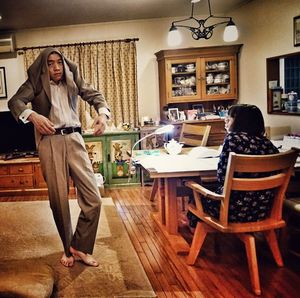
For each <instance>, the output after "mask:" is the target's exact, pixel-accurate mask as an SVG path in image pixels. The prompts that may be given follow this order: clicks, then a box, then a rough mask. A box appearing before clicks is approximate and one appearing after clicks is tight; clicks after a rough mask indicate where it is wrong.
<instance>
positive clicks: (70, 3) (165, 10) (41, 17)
mask: <svg viewBox="0 0 300 298" xmlns="http://www.w3.org/2000/svg"><path fill="white" fill-rule="evenodd" d="M250 1H251V0H211V10H212V13H213V14H214V15H222V14H226V13H227V12H230V11H232V10H233V9H235V8H237V7H240V6H242V5H245V4H246V3H248V2H250ZM190 12H191V5H190V0H1V1H0V15H1V16H2V19H1V20H0V31H18V30H23V29H30V28H41V27H52V26H64V25H76V24H88V23H101V22H114V21H125V20H137V19H150V18H163V17H175V16H189V15H190ZM194 14H195V15H208V4H207V1H206V0H201V1H200V2H199V3H196V4H195V10H194Z"/></svg>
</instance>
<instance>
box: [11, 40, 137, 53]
mask: <svg viewBox="0 0 300 298" xmlns="http://www.w3.org/2000/svg"><path fill="white" fill-rule="evenodd" d="M120 41H125V42H131V41H139V38H125V39H116V40H103V41H90V42H76V43H66V44H58V45H48V46H35V47H23V48H16V51H26V50H34V49H43V48H48V47H52V48H58V47H65V46H81V45H91V44H100V43H113V42H120ZM19 54H22V53H19Z"/></svg>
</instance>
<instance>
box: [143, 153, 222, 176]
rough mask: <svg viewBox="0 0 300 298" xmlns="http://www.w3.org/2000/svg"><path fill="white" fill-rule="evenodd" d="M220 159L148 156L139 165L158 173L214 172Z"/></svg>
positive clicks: (185, 156)
mask: <svg viewBox="0 0 300 298" xmlns="http://www.w3.org/2000/svg"><path fill="white" fill-rule="evenodd" d="M218 160H219V159H218V158H203V159H201V158H194V157H191V156H189V155H185V154H182V155H161V156H147V157H145V158H143V159H142V160H140V162H139V164H140V165H142V166H143V167H144V168H145V169H149V168H152V169H155V170H156V171H157V172H158V173H166V172H169V173H170V172H186V171H214V170H216V169H217V165H218Z"/></svg>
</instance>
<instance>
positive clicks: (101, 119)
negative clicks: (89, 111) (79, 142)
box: [92, 114, 107, 136]
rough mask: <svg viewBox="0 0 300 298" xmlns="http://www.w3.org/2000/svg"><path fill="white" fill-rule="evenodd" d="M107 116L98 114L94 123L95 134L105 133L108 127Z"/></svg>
mask: <svg viewBox="0 0 300 298" xmlns="http://www.w3.org/2000/svg"><path fill="white" fill-rule="evenodd" d="M106 121H107V117H106V115H105V114H100V115H99V116H97V117H96V118H95V120H94V123H93V126H92V127H93V128H94V136H100V135H102V134H103V133H104V131H105V128H106Z"/></svg>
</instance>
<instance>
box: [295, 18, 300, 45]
mask: <svg viewBox="0 0 300 298" xmlns="http://www.w3.org/2000/svg"><path fill="white" fill-rule="evenodd" d="M294 46H295V47H298V46H300V16H297V17H294Z"/></svg>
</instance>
